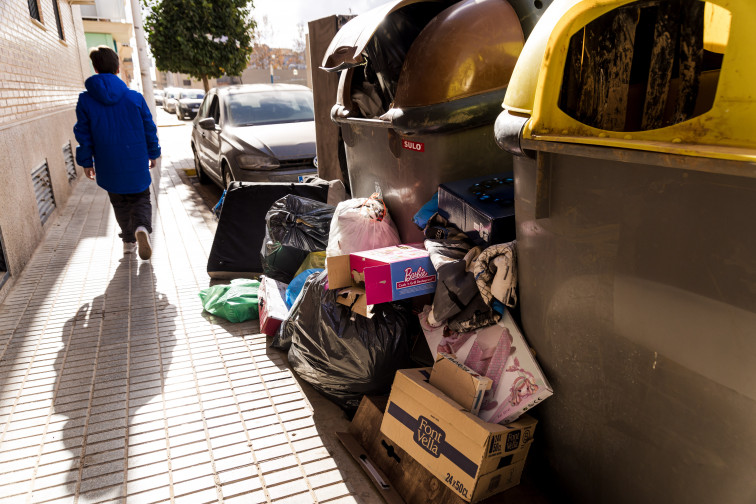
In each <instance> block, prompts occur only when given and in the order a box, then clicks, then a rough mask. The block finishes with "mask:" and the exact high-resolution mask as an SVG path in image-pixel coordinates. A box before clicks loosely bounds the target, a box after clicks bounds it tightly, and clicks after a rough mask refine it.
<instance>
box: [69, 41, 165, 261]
mask: <svg viewBox="0 0 756 504" xmlns="http://www.w3.org/2000/svg"><path fill="white" fill-rule="evenodd" d="M89 58H90V59H91V60H92V66H93V67H94V70H95V72H96V74H95V75H93V76H91V77H89V78H88V79H87V80H86V81H85V82H84V86H85V87H86V89H87V90H86V91H84V92H82V93H81V94H80V95H79V101H78V103H77V104H76V125H75V126H74V135H75V136H76V141H77V142H79V145H78V146H77V147H76V163H77V164H79V166H81V167H83V168H84V173H85V175H86V176H87V177H88V178H90V179H92V180H96V182H97V185H98V186H100V187H102V188H103V189H105V190H106V191H107V192H108V196H109V197H110V203H111V205H112V206H113V212H114V213H115V217H116V221H117V222H118V225H119V226H120V228H121V233H120V234H119V235H118V236H120V238H121V239H122V240H123V253H124V255H126V254H132V253H134V251H135V250H136V249H137V244H138V251H139V257H141V258H142V259H145V260H146V259H149V258H150V257H151V256H152V244H151V243H150V234H151V233H152V204H151V203H150V182H151V181H152V178H151V175H150V168H153V167H154V166H155V164H156V162H157V159H158V158H159V157H160V143H159V142H158V137H157V127H156V126H155V123H154V121H153V120H152V114H150V109H149V107H148V106H147V102H145V101H144V97H143V96H142V95H141V94H140V93H138V92H137V91H133V90H131V89H129V88H128V87H127V86H126V83H124V82H123V81H122V80H121V79H120V78H119V77H118V75H117V74H118V68H119V60H118V54H116V52H115V51H114V50H113V49H111V48H109V47H108V46H99V47H95V48H92V50H90V52H89Z"/></svg>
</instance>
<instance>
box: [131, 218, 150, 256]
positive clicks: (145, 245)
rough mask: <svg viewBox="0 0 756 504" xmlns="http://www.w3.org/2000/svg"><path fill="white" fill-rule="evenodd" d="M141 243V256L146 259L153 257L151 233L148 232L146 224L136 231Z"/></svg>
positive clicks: (138, 240) (138, 241)
mask: <svg viewBox="0 0 756 504" xmlns="http://www.w3.org/2000/svg"><path fill="white" fill-rule="evenodd" d="M134 234H135V235H136V239H137V244H138V245H139V257H141V258H142V259H144V260H147V259H149V258H150V257H152V244H151V243H150V233H148V232H147V229H145V227H144V226H139V227H138V228H136V231H135V232H134Z"/></svg>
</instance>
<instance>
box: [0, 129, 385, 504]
mask: <svg viewBox="0 0 756 504" xmlns="http://www.w3.org/2000/svg"><path fill="white" fill-rule="evenodd" d="M182 127H183V128H186V126H182ZM162 139H163V131H162V128H161V140H162ZM164 145H165V144H164ZM187 148H188V145H184V146H183V147H182V148H181V149H177V150H171V149H169V148H166V149H165V154H164V160H163V174H162V177H161V179H160V181H159V190H158V192H157V195H156V198H157V204H156V205H155V217H154V223H155V229H154V232H153V235H152V242H153V249H154V254H153V257H152V260H151V261H148V262H147V261H141V260H139V259H137V258H136V256H132V257H130V258H126V259H124V258H123V257H122V246H121V242H120V240H119V238H118V236H117V234H118V230H117V224H116V222H115V219H114V217H113V214H112V210H111V208H110V205H109V204H108V199H107V195H106V193H105V192H104V191H102V190H100V189H98V188H97V187H96V186H95V184H94V182H91V181H88V180H86V179H83V180H80V181H79V182H78V184H77V186H76V189H75V191H74V194H73V195H72V197H71V199H70V201H69V202H68V204H67V206H66V207H65V208H64V209H63V210H62V212H61V214H60V216H59V217H58V219H57V221H56V222H55V223H54V224H53V225H52V226H50V228H49V229H48V231H47V234H46V237H45V239H44V241H43V243H42V244H41V245H40V247H39V248H38V250H37V252H36V253H35V255H34V257H33V258H32V260H31V262H30V263H29V264H28V265H27V266H26V269H25V271H24V273H23V275H22V276H21V277H20V278H19V279H18V281H17V282H16V284H15V286H14V288H13V289H12V290H11V292H10V293H9V294H8V296H7V298H6V299H5V301H4V303H3V304H0V502H9V503H23V502H35V503H42V502H72V503H87V504H88V503H97V502H128V503H132V502H133V503H139V504H141V503H148V502H176V503H203V502H208V503H209V502H213V503H214V502H226V503H258V502H295V503H310V502H339V503H341V502H358V503H369V504H372V503H378V502H381V499H380V497H378V496H377V494H376V492H375V490H374V489H373V488H372V486H371V485H370V483H369V482H368V480H367V479H366V478H365V477H364V476H363V474H362V472H361V471H360V469H359V468H358V467H357V465H356V464H354V463H353V462H352V460H351V458H349V455H348V454H347V453H346V452H345V450H344V449H343V447H341V445H339V443H338V441H337V440H336V438H335V435H334V431H336V430H345V428H346V424H347V421H346V419H345V418H344V417H343V415H342V414H341V412H340V411H338V409H337V408H336V407H335V406H333V405H332V404H331V403H328V402H325V401H323V400H322V399H320V398H319V397H318V396H317V394H314V393H311V389H309V391H308V395H310V398H311V401H312V403H311V402H310V400H308V398H307V395H305V393H303V389H302V386H300V385H299V384H298V382H297V380H296V379H295V378H294V377H293V376H292V373H291V371H290V370H289V369H288V367H287V366H286V364H285V357H284V356H283V354H281V353H280V352H277V351H275V350H271V349H269V348H268V345H267V341H266V338H265V336H264V335H260V334H258V332H259V328H258V324H257V321H254V322H247V323H243V324H231V323H228V322H225V321H223V320H220V319H216V318H213V317H211V316H209V315H207V314H203V311H202V307H201V304H200V300H199V297H198V295H197V292H198V291H199V290H200V289H202V288H204V287H207V286H208V285H209V281H210V279H209V278H208V276H207V274H206V272H205V267H206V263H207V255H208V252H209V250H210V247H211V244H212V239H213V230H212V227H213V221H212V219H211V217H210V215H209V212H208V210H207V208H206V207H205V206H204V205H203V203H202V201H201V199H200V198H199V197H198V196H197V195H196V194H195V193H194V192H193V190H192V188H191V186H188V185H186V184H185V183H184V182H183V181H182V178H181V177H180V176H179V173H178V172H177V169H179V168H183V167H189V166H191V160H190V159H189V157H188V156H187V154H191V153H190V152H189V153H187V152H186V151H187ZM82 178H83V177H82ZM305 389H306V390H307V389H308V387H306V386H305ZM311 404H315V407H314V408H313V407H312V406H311Z"/></svg>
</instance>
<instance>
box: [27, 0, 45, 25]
mask: <svg viewBox="0 0 756 504" xmlns="http://www.w3.org/2000/svg"><path fill="white" fill-rule="evenodd" d="M27 2H28V3H29V15H30V16H31V17H32V19H36V20H37V21H39V22H40V23H41V22H42V16H40V14H39V4H38V3H37V0H27Z"/></svg>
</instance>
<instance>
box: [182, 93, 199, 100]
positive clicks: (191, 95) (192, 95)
mask: <svg viewBox="0 0 756 504" xmlns="http://www.w3.org/2000/svg"><path fill="white" fill-rule="evenodd" d="M204 97H205V93H203V92H202V91H182V92H181V96H180V97H179V99H184V98H187V99H190V100H191V99H193V100H201V99H202V98H204Z"/></svg>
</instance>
